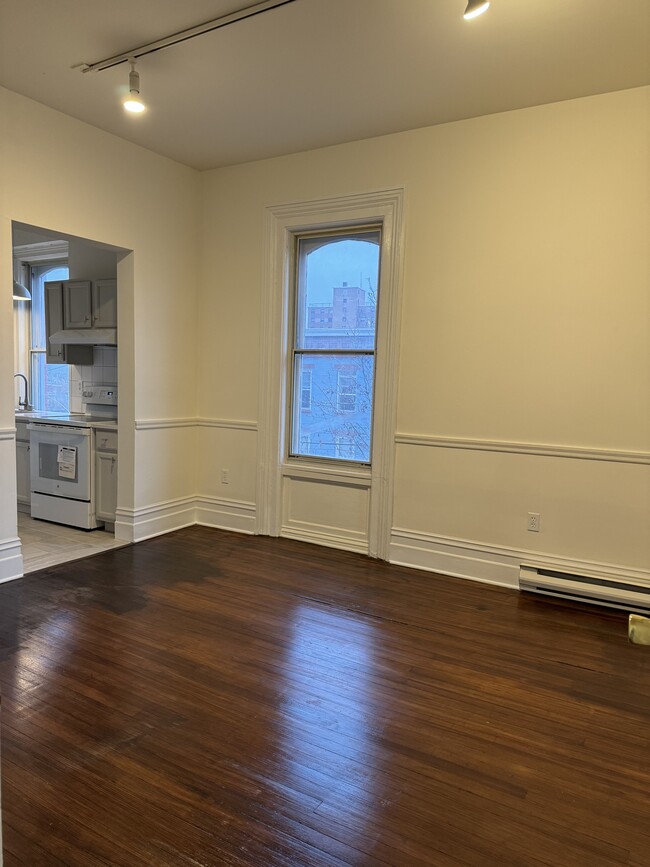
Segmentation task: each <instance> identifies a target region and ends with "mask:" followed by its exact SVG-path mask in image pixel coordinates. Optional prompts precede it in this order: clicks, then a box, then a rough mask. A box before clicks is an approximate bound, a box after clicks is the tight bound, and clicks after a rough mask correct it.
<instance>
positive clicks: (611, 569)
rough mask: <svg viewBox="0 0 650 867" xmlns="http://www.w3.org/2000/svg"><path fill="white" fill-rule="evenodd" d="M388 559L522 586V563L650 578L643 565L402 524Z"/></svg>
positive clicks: (643, 580)
mask: <svg viewBox="0 0 650 867" xmlns="http://www.w3.org/2000/svg"><path fill="white" fill-rule="evenodd" d="M389 562H391V563H394V564H395V565H398V566H410V567H412V568H415V569H424V570H426V571H428V572H440V573H442V574H443V575H451V576H452V577H457V578H468V579H469V580H471V581H481V582H484V583H486V584H498V585H500V586H502V587H513V588H517V587H518V586H519V567H520V565H521V564H522V563H526V564H528V565H530V566H540V567H545V568H547V569H548V568H550V569H557V570H558V571H562V572H570V573H575V574H578V575H582V574H587V575H602V576H603V577H607V578H627V579H628V580H629V579H630V578H633V579H636V580H638V581H639V583H640V584H644V585H645V584H647V583H648V582H650V572H648V571H646V570H643V569H635V568H627V567H625V566H620V565H616V564H612V563H598V562H595V561H592V560H575V559H571V558H568V557H556V556H554V555H552V554H545V553H543V552H540V551H528V550H525V549H516V548H505V547H502V546H499V545H489V544H486V543H484V542H475V541H473V540H471V539H456V538H453V537H448V536H436V535H433V534H430V533H418V532H414V531H411V530H405V529H403V528H401V527H393V529H392V531H391V542H390V554H389Z"/></svg>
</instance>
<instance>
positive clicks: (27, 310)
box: [14, 262, 70, 413]
mask: <svg viewBox="0 0 650 867" xmlns="http://www.w3.org/2000/svg"><path fill="white" fill-rule="evenodd" d="M22 268H23V273H24V278H23V279H25V280H26V282H27V283H29V288H30V294H31V303H27V302H23V301H14V346H15V367H16V371H17V372H19V373H24V374H25V375H26V376H27V378H28V380H29V382H30V391H31V398H32V404H33V406H34V408H35V409H37V410H41V411H47V412H61V413H66V412H68V411H69V400H70V386H69V367H68V365H67V364H47V363H46V360H45V359H46V349H47V347H46V339H47V337H46V330H45V283H46V281H48V280H66V279H67V277H68V266H67V263H65V262H64V263H60V262H56V263H49V264H41V263H39V264H33V265H31V266H30V265H23V266H22ZM17 387H19V386H17ZM22 394H23V392H22V391H20V395H21V396H22Z"/></svg>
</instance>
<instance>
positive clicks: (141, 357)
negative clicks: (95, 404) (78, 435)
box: [0, 89, 200, 580]
mask: <svg viewBox="0 0 650 867" xmlns="http://www.w3.org/2000/svg"><path fill="white" fill-rule="evenodd" d="M199 184H200V175H199V174H198V173H197V172H195V171H193V170H191V169H188V168H186V167H183V166H180V165H178V164H176V163H174V162H172V161H171V160H168V159H165V158H163V157H159V156H157V155H155V154H153V153H151V152H149V151H146V150H144V149H143V148H139V147H137V146H135V145H132V144H129V143H127V142H125V141H123V140H121V139H119V138H116V137H115V136H112V135H109V134H107V133H104V132H102V131H100V130H98V129H95V128H93V127H90V126H88V125H86V124H83V123H81V122H79V121H76V120H74V119H72V118H70V117H68V116H65V115H63V114H60V113H59V112H56V111H53V110H51V109H48V108H46V107H44V106H42V105H39V104H37V103H35V102H33V101H31V100H29V99H25V98H24V97H21V96H19V95H17V94H15V93H12V92H11V91H7V90H4V89H0V230H1V231H0V245H1V246H0V479H1V480H2V481H3V484H2V490H3V492H4V494H3V497H2V501H1V503H0V580H1V579H2V578H5V579H6V578H8V577H13V576H14V575H16V574H20V571H21V570H20V569H18V570H17V569H16V566H17V565H18V564H17V561H16V558H15V557H13V560H12V562H9V561H10V560H11V558H10V557H9V556H6V557H4V559H3V552H4V550H5V548H6V549H9V548H11V546H12V540H15V537H16V506H15V497H12V496H10V493H11V489H12V488H11V485H12V484H13V485H14V486H15V481H14V482H12V479H15V448H14V442H13V436H12V435H11V434H12V431H13V388H12V383H13V379H12V374H13V369H12V358H11V347H12V344H13V334H12V302H11V294H10V291H9V290H10V284H9V280H10V276H11V221H12V220H13V221H16V222H22V223H26V224H30V225H34V226H38V227H42V228H46V229H51V230H54V231H56V232H61V233H64V234H67V235H73V236H78V237H81V238H87V239H90V240H93V241H97V242H102V243H105V244H110V245H113V246H115V247H120V248H123V249H124V250H125V251H133V252H132V253H128V252H125V254H124V256H123V257H122V259H121V261H120V263H119V264H118V308H119V323H118V324H119V328H118V334H119V365H118V370H119V388H120V432H119V455H120V463H119V491H118V508H119V519H118V531H119V532H120V534H121V535H122V536H123V537H125V538H131V539H137V538H141V537H143V536H144V535H150V534H152V533H155V532H161V531H164V530H165V529H168V527H169V523H170V522H169V520H165V519H164V516H167V515H168V514H169V513H170V512H173V513H174V514H175V515H176V520H177V523H178V522H183V521H184V522H185V523H188V522H189V523H191V522H192V521H193V520H194V511H193V508H192V509H191V510H190V512H189V513H187V510H186V504H187V501H188V499H191V498H193V496H194V494H195V487H196V463H195V455H196V447H195V446H196V430H195V427H194V426H193V425H192V426H189V427H184V428H181V431H182V433H179V431H178V430H176V429H175V428H173V427H170V426H169V424H170V421H173V420H176V419H179V418H181V419H187V418H194V417H195V416H196V404H195V401H196V389H195V371H196V339H195V338H196V303H195V298H196V291H197V270H196V262H197V258H198V235H199V231H198V229H199V203H200V199H199ZM151 419H155V420H157V421H158V423H159V427H158V428H157V429H156V430H155V431H152V430H151V429H150V428H147V426H146V424H144V425H143V422H146V421H147V420H151ZM160 425H162V427H161V426H160ZM179 455H181V456H182V458H181V460H180V461H179ZM152 516H156V517H157V518H158V519H159V520H158V521H157V522H156V521H153V520H152ZM9 553H10V554H12V555H13V554H14V553H15V552H14V551H13V549H12V550H11V551H9Z"/></svg>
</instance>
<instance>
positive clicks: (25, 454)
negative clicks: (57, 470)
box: [16, 422, 30, 512]
mask: <svg viewBox="0 0 650 867" xmlns="http://www.w3.org/2000/svg"><path fill="white" fill-rule="evenodd" d="M29 482H30V475H29V431H28V430H27V424H26V422H16V491H17V495H18V497H17V499H18V508H19V509H20V511H21V512H23V511H27V512H28V511H29V504H30V490H29V489H30V484H29ZM21 506H22V507H23V508H21Z"/></svg>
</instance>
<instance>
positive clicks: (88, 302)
mask: <svg viewBox="0 0 650 867" xmlns="http://www.w3.org/2000/svg"><path fill="white" fill-rule="evenodd" d="M92 324H93V310H92V292H91V284H90V280H64V281H63V327H64V328H91V327H92Z"/></svg>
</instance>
